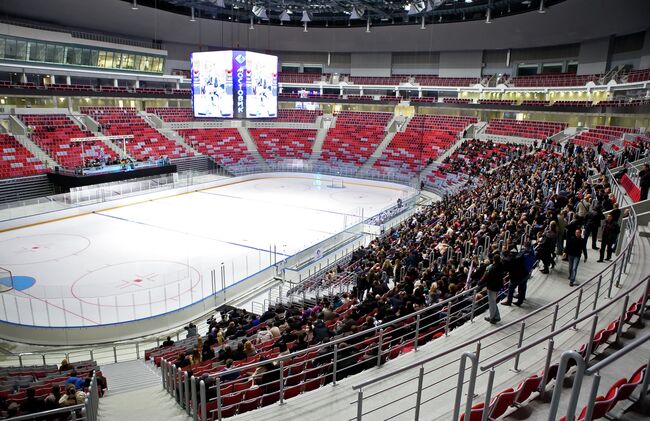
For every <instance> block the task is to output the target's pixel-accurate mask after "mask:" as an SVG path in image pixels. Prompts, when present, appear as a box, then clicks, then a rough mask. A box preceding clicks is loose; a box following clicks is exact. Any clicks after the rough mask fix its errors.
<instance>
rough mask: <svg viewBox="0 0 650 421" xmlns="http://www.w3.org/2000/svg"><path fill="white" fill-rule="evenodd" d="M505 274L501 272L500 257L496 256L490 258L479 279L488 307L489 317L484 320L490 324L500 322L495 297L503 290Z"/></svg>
mask: <svg viewBox="0 0 650 421" xmlns="http://www.w3.org/2000/svg"><path fill="white" fill-rule="evenodd" d="M505 274H506V272H505V270H503V264H502V263H501V256H499V255H498V254H496V255H494V256H492V264H491V265H490V266H489V267H488V268H487V270H486V272H485V275H484V276H483V278H482V279H481V284H482V285H484V286H485V287H486V288H487V294H488V305H489V306H490V316H489V317H486V318H485V320H487V321H489V322H490V323H492V324H495V323H497V322H499V321H501V315H500V314H499V306H498V305H497V296H498V294H499V290H500V289H501V288H503V277H504V276H505Z"/></svg>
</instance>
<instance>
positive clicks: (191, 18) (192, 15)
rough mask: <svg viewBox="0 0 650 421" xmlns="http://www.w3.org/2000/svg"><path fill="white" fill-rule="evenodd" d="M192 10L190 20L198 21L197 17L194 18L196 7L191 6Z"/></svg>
mask: <svg viewBox="0 0 650 421" xmlns="http://www.w3.org/2000/svg"><path fill="white" fill-rule="evenodd" d="M190 12H191V17H190V22H196V19H195V18H194V8H193V7H191V8H190Z"/></svg>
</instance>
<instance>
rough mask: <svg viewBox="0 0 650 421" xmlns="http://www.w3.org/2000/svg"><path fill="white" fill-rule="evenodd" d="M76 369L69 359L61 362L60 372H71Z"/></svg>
mask: <svg viewBox="0 0 650 421" xmlns="http://www.w3.org/2000/svg"><path fill="white" fill-rule="evenodd" d="M73 368H74V367H73V366H72V364H70V363H69V362H68V360H67V359H65V360H63V361H61V365H60V366H59V371H69V370H72V369H73Z"/></svg>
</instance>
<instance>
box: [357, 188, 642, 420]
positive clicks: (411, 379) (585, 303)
mask: <svg viewBox="0 0 650 421" xmlns="http://www.w3.org/2000/svg"><path fill="white" fill-rule="evenodd" d="M612 186H616V187H617V189H618V186H617V185H615V184H612ZM613 190H614V188H613ZM624 229H625V232H626V233H627V239H626V241H624V244H622V246H621V247H620V254H619V255H618V256H617V258H616V259H615V260H614V261H613V262H611V263H610V264H608V265H607V266H606V267H605V269H604V270H602V271H601V272H600V273H598V274H597V275H595V276H593V277H592V278H591V279H589V280H587V281H585V282H583V283H582V284H580V286H579V288H576V289H574V290H572V291H571V292H569V293H567V294H565V295H563V296H562V297H561V298H559V299H557V300H555V301H553V302H551V303H548V304H546V305H544V306H542V307H540V308H538V309H536V310H534V311H532V312H531V313H528V314H527V315H525V316H523V317H521V318H519V319H517V320H515V321H512V322H510V323H507V324H505V325H504V326H501V327H499V328H497V329H495V330H491V331H490V332H488V333H485V334H482V335H479V336H477V337H475V338H472V339H470V340H468V341H465V342H463V343H461V344H459V345H457V346H453V347H452V348H451V349H446V350H445V351H442V352H440V353H437V354H435V355H432V356H430V357H427V358H425V359H422V360H419V361H417V362H416V363H413V364H410V365H407V366H405V367H402V368H400V369H397V370H394V371H391V372H389V373H386V374H384V375H381V376H378V377H375V378H373V379H370V380H367V381H363V382H360V383H357V384H355V385H354V386H353V389H354V390H356V391H357V394H358V397H357V401H356V402H355V404H356V405H357V417H356V419H357V420H361V419H362V418H363V417H364V416H373V413H375V412H376V411H378V410H381V409H384V408H386V407H388V406H389V405H391V404H394V403H396V402H398V401H400V402H401V405H400V409H401V410H400V412H399V413H398V414H392V417H396V416H400V415H401V416H404V415H405V414H406V413H411V414H415V415H416V418H415V419H416V420H417V419H418V418H417V416H418V414H419V412H420V410H421V408H422V406H423V405H425V404H426V405H427V407H428V408H431V407H432V405H435V404H436V403H437V404H438V407H442V408H444V407H445V405H444V402H445V399H449V398H450V396H449V393H450V392H452V391H454V390H458V388H457V386H454V385H453V384H452V382H450V379H452V378H453V377H455V375H452V376H447V377H444V378H442V379H441V378H440V377H439V374H438V373H440V372H444V369H445V368H447V369H448V370H451V369H452V368H451V365H452V364H454V363H456V362H458V361H459V360H461V358H455V359H453V360H452V361H451V362H447V360H444V358H445V357H450V356H452V355H456V353H458V352H459V351H461V350H463V349H467V348H469V347H472V346H474V347H476V352H475V353H476V354H477V355H480V357H481V358H482V359H484V360H485V359H489V358H494V357H497V356H500V355H502V354H503V352H504V351H505V350H507V349H509V348H510V349H511V348H512V347H517V348H519V347H521V346H522V344H523V343H524V341H527V340H535V338H536V337H538V336H539V335H540V334H541V333H542V332H544V331H548V330H549V329H550V331H551V332H552V331H554V330H555V328H556V326H558V325H559V326H564V325H567V324H569V323H572V321H573V320H575V319H578V318H579V317H580V314H581V312H584V311H585V309H586V308H593V309H595V308H596V306H597V304H598V302H599V300H602V299H609V298H611V296H612V291H613V288H614V287H615V286H616V287H619V286H620V281H621V277H622V274H623V273H624V272H626V271H627V268H628V265H629V263H630V259H631V256H632V249H633V247H634V243H635V237H636V234H637V233H636V231H637V225H636V214H635V212H634V209H630V215H629V217H628V218H627V219H626V221H625V224H624ZM567 309H568V310H567ZM560 310H562V311H560ZM515 326H519V327H520V329H519V331H518V332H510V333H509V331H510V330H512V328H513V327H515ZM533 327H534V328H533ZM531 328H533V329H532V330H531ZM504 335H505V336H504ZM487 339H494V340H493V341H491V342H489V343H488V344H485V343H484V341H485V340H487ZM490 351H492V353H491V354H487V352H490ZM465 360H466V358H465V357H463V358H462V361H463V364H462V365H461V369H462V370H461V373H464V366H465ZM476 362H478V359H477V360H476ZM431 363H435V364H434V365H432V364H431ZM514 369H515V370H517V369H518V359H517V360H516V361H515V365H514ZM480 375H481V374H479V376H480ZM398 376H399V377H398ZM404 377H406V378H407V379H406V380H402V379H403V378H404ZM472 378H473V377H472ZM386 380H390V381H389V382H387V384H390V386H388V387H383V386H384V385H383V384H381V385H380V384H379V383H380V382H383V381H386ZM461 380H462V379H461ZM474 381H475V380H474ZM404 385H409V386H407V387H410V388H414V389H415V390H414V391H412V392H410V393H407V394H404V395H400V396H399V398H397V399H395V398H394V395H395V388H396V387H398V386H404ZM371 387H372V394H370V395H368V394H366V395H365V396H364V390H368V389H369V388H371ZM472 394H473V390H472V389H470V391H469V395H468V396H472ZM457 396H458V395H457ZM407 398H412V399H413V401H412V405H413V406H410V407H408V408H406V409H403V408H404V407H405V404H404V402H405V399H407ZM370 399H372V400H370ZM468 401H469V403H471V398H470V399H469V400H468ZM373 402H374V403H377V404H378V405H377V406H376V407H374V408H372V409H368V405H369V404H370V403H373ZM469 403H468V406H467V408H468V409H469V408H470V407H471V405H470V404H469ZM459 405H460V401H457V404H456V407H455V409H456V412H458V408H459V407H460V406H459ZM466 412H467V411H466ZM428 413H429V414H431V412H428ZM467 413H468V412H467ZM455 415H456V417H455V418H454V420H457V419H458V418H457V415H458V414H457V413H456V414H455ZM382 416H383V417H384V418H390V417H386V416H385V415H384V414H382Z"/></svg>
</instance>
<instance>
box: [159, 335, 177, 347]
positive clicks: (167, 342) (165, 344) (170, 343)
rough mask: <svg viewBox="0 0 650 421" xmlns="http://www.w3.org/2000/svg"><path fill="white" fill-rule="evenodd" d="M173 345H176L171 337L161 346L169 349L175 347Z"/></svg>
mask: <svg viewBox="0 0 650 421" xmlns="http://www.w3.org/2000/svg"><path fill="white" fill-rule="evenodd" d="M173 345H174V341H172V338H171V336H168V337H167V339H166V340H165V341H164V342H163V343H162V345H161V346H163V347H167V346H173Z"/></svg>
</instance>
